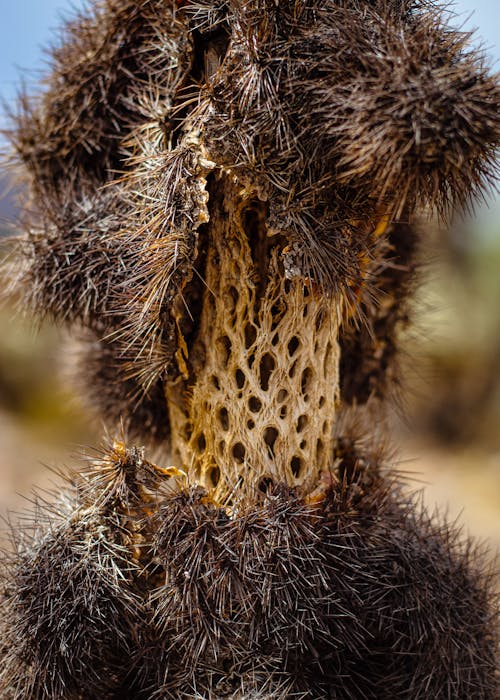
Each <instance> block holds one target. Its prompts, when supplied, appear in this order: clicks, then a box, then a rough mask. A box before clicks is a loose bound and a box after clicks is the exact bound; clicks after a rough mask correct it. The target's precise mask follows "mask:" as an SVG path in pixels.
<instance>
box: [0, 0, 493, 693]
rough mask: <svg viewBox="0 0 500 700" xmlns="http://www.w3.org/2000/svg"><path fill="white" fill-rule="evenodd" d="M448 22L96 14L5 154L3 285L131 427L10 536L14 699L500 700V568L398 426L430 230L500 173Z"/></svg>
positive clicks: (156, 1)
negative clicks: (13, 182)
mask: <svg viewBox="0 0 500 700" xmlns="http://www.w3.org/2000/svg"><path fill="white" fill-rule="evenodd" d="M448 19H449V18H448V15H447V9H446V6H445V5H444V4H440V3H438V2H435V1H434V0H353V1H351V2H347V0H212V1H210V0H192V1H191V0H183V1H180V0H178V1H174V0H92V1H91V2H88V3H87V5H86V6H85V9H84V10H82V11H80V13H74V15H73V17H72V19H71V20H68V21H67V22H66V24H65V25H64V26H63V27H62V30H61V32H60V35H59V38H58V40H57V41H55V42H54V45H53V47H52V49H51V54H50V55H51V58H50V69H49V71H48V72H47V74H46V76H45V79H44V82H43V85H42V86H41V87H40V90H39V92H38V94H34V95H32V94H26V93H23V94H21V96H20V98H19V107H18V110H17V113H16V115H15V116H14V117H13V120H12V124H11V128H10V131H9V133H8V137H9V140H10V148H11V155H10V159H11V163H12V165H13V166H14V167H15V168H16V171H17V173H18V175H19V177H20V178H21V179H22V181H23V182H24V183H25V186H24V191H25V192H26V201H25V203H24V214H23V229H24V233H23V234H22V235H21V236H20V237H19V238H18V240H17V243H16V247H15V255H14V256H13V257H12V258H11V260H10V263H9V265H10V268H9V274H8V279H9V280H10V283H9V287H8V289H7V290H6V294H7V296H9V297H12V298H13V299H16V300H17V302H18V303H19V304H20V306H22V307H23V308H25V309H29V310H30V312H32V313H33V314H34V315H35V316H37V317H38V318H40V319H42V318H48V319H49V320H51V321H52V322H55V323H57V324H60V325H63V326H65V327H67V328H69V329H70V332H71V334H72V343H74V344H75V346H77V347H78V350H77V352H76V353H75V355H76V360H75V363H74V367H73V370H74V378H75V383H76V384H75V386H76V387H77V389H78V391H79V393H80V394H81V395H83V396H84V397H85V400H86V401H87V403H88V406H89V408H90V410H91V411H93V412H94V413H95V414H96V415H98V416H100V417H101V419H102V420H103V422H104V423H105V425H106V426H107V430H108V434H109V435H112V436H114V437H112V438H107V439H106V440H104V441H103V446H101V447H100V448H98V449H96V451H95V453H93V454H89V455H88V456H87V458H86V462H85V463H84V464H83V465H80V466H79V467H75V469H74V471H72V472H70V473H69V475H68V476H67V480H66V487H65V489H62V490H61V491H60V493H58V494H57V497H55V498H51V499H47V498H46V497H45V496H43V495H40V497H38V498H36V499H35V501H34V503H33V504H32V512H31V513H30V514H28V515H26V516H25V517H24V518H22V519H21V520H20V521H19V523H18V522H16V521H15V520H14V521H13V522H12V525H11V531H12V535H11V540H12V541H11V546H10V548H9V549H8V551H6V552H5V553H4V554H3V555H2V560H1V571H0V584H1V590H0V594H1V597H0V613H1V614H0V697H1V698H2V699H3V698H5V700H51V699H53V700H92V699H95V700H122V699H124V700H126V699H129V700H176V699H186V700H188V699H192V700H194V699H199V700H204V699H206V700H218V699H220V700H229V699H231V698H232V699H233V700H237V699H241V700H243V699H248V700H252V699H253V700H265V699H269V700H270V699H277V700H279V699H280V698H283V699H285V698H304V699H307V698H309V699H311V700H323V699H325V700H327V699H332V700H334V699H335V700H363V699H364V698H366V699H367V700H370V699H372V700H386V699H387V700H398V699H399V700H424V699H425V700H428V699H434V698H435V699H436V700H440V699H442V700H454V699H456V700H495V698H497V697H498V692H499V688H498V675H497V665H496V659H497V651H498V632H497V623H498V608H497V602H496V598H495V585H494V580H493V576H492V574H491V571H490V569H489V567H488V565H487V564H486V563H485V561H484V557H483V556H482V554H481V551H480V548H478V547H477V546H476V545H475V544H474V542H472V541H471V540H468V539H467V538H464V537H463V536H462V534H461V533H459V531H458V529H457V527H456V526H455V525H448V524H446V522H444V520H443V519H441V518H440V517H439V516H433V515H430V514H429V513H428V512H427V511H426V510H425V508H424V507H423V506H422V504H421V502H420V501H419V499H418V498H416V497H414V496H412V495H411V494H410V492H409V490H408V489H407V488H405V483H404V479H403V477H402V476H401V474H400V473H399V472H398V470H397V469H395V468H394V467H393V466H392V465H391V454H390V450H388V448H387V445H388V443H389V442H390V439H389V436H388V435H387V434H386V432H384V425H385V423H386V420H385V417H386V412H387V408H386V406H387V403H388V397H389V395H390V393H391V391H393V389H394V387H395V386H398V387H399V391H403V392H404V381H403V380H404V377H402V376H401V374H400V373H398V348H399V337H400V334H401V331H402V330H404V329H405V327H406V326H407V325H408V324H409V323H411V311H412V300H413V297H414V293H415V289H416V284H417V282H418V274H417V272H418V267H419V252H420V251H421V250H422V249H425V246H426V240H427V237H428V231H427V230H426V217H427V218H428V216H429V213H432V214H433V215H435V216H436V217H439V218H440V220H441V221H443V222H449V220H450V218H451V216H452V215H453V213H454V212H456V211H464V210H467V209H468V208H470V207H472V206H473V204H474V201H475V199H476V198H477V197H478V195H480V194H481V193H483V192H487V191H488V189H489V188H491V187H492V186H494V183H495V181H496V177H497V175H498V160H497V159H496V158H497V156H498V152H499V148H500V79H499V76H498V75H495V74H494V73H493V72H491V70H490V68H489V66H488V65H487V62H486V60H485V58H484V56H483V54H482V53H481V52H480V51H478V50H476V49H473V48H471V46H470V44H469V40H470V36H469V34H467V33H465V32H463V31H461V30H458V29H454V28H452V27H451V26H449V24H448ZM156 454H162V455H164V456H163V457H162V460H163V461H161V460H160V459H158V457H156V456H154V455H156ZM166 455H168V457H167V456H166ZM156 462H159V464H157V463H156Z"/></svg>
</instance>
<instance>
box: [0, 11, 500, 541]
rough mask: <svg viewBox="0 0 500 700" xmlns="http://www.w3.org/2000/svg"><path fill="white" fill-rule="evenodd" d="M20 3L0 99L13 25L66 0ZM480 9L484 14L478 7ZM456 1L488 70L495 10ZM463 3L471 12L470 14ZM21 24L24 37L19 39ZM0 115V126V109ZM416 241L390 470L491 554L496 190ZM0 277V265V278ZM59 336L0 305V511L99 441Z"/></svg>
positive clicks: (497, 413) (4, 227)
mask: <svg viewBox="0 0 500 700" xmlns="http://www.w3.org/2000/svg"><path fill="white" fill-rule="evenodd" d="M31 5H32V3H31V2H21V3H20V6H21V10H19V12H20V13H21V14H20V15H19V17H18V16H17V15H16V16H14V14H15V13H16V12H18V10H16V9H15V8H13V9H9V10H6V15H5V17H4V20H5V21H4V28H3V30H2V32H8V33H9V36H8V37H7V35H6V37H7V38H6V41H7V39H8V41H7V44H6V43H5V42H3V44H2V37H0V44H1V45H2V52H3V53H2V54H1V61H2V63H1V65H0V71H1V76H0V88H1V90H0V91H1V93H2V95H3V96H4V99H5V101H6V103H7V104H10V105H11V106H12V104H14V101H15V98H14V93H15V88H14V84H15V83H16V82H17V83H19V80H18V77H17V76H15V77H14V69H15V64H16V63H17V65H18V66H19V65H20V66H21V67H23V68H32V69H34V72H33V71H32V72H31V73H28V74H27V75H28V77H29V81H33V82H36V79H37V77H38V74H37V71H38V70H39V69H40V67H41V68H42V69H43V54H42V53H40V52H39V53H31V54H30V53H27V54H26V58H25V59H23V60H21V59H19V58H18V57H17V54H14V48H15V47H14V44H15V42H16V32H17V33H18V34H17V40H18V42H19V41H20V36H19V32H20V31H21V27H22V28H23V31H24V34H23V36H22V43H23V44H24V45H26V46H27V47H29V46H30V45H32V46H33V47H36V49H37V51H39V47H40V44H41V43H45V44H47V43H50V37H51V36H52V34H51V30H52V28H53V27H54V26H55V25H56V24H57V19H56V17H57V13H58V12H59V11H63V10H65V9H66V8H67V6H68V5H69V3H65V2H64V1H63V0H58V1H57V0H53V1H52V2H48V3H45V2H44V3H41V4H39V5H37V9H36V11H35V10H33V12H34V14H33V13H32V8H31ZM40 5H42V6H43V8H44V10H43V11H42V10H41V8H40ZM473 5H474V6H473ZM33 7H34V4H33ZM488 8H491V12H492V13H493V14H490V15H488V14H486V15H484V14H482V13H481V9H482V10H485V11H487V10H488ZM456 9H457V11H460V12H461V13H465V14H462V15H461V17H462V19H463V21H465V19H466V18H467V17H468V18H469V19H468V20H467V21H468V25H467V26H472V27H474V26H476V27H477V26H479V34H481V35H482V36H483V37H485V45H486V47H487V49H488V51H489V56H490V59H491V62H492V63H493V62H495V61H496V65H497V69H498V60H497V59H498V57H500V49H499V48H498V43H499V42H498V41H496V44H497V48H495V46H491V43H492V42H495V38H491V37H498V36H500V19H499V17H500V10H498V9H495V5H494V3H493V2H491V3H490V2H489V0H483V2H482V3H481V2H479V3H477V2H476V3H473V2H472V0H469V1H468V2H466V0H461V2H459V3H457V8H456ZM474 9H476V10H478V13H477V14H476V15H475V16H473V17H472V19H471V18H470V17H469V15H470V11H472V10H474ZM9 13H11V15H10V16H9ZM23 13H24V15H23ZM30 13H31V14H30ZM23 17H24V18H25V22H24V24H21V19H22V18H23ZM483 17H486V19H484V20H483ZM9 21H10V22H11V25H9ZM461 21H462V20H461ZM482 21H484V25H483V24H482ZM16 22H17V24H16ZM495 22H496V30H495ZM26 23H27V24H26ZM492 23H493V24H492ZM30 26H32V34H29V32H28V34H27V35H26V27H28V28H29V27H30ZM9 27H10V29H9ZM488 41H490V44H488V43H487V42H488ZM9 42H10V43H9ZM9 46H10V47H11V48H10V49H9ZM16 50H17V49H16ZM9 51H10V53H9ZM26 51H28V48H27V49H26ZM25 75H26V74H25ZM29 81H28V82H29ZM2 121H3V123H4V125H5V123H7V118H6V117H5V111H4V112H2ZM0 195H1V197H0V257H2V256H3V257H8V255H9V244H8V242H6V241H7V237H8V235H10V234H12V233H13V232H14V231H15V229H16V221H17V216H18V211H17V205H16V193H15V191H13V190H12V189H11V188H10V187H9V181H8V176H7V174H5V173H2V174H0ZM428 243H429V245H428V248H427V249H426V250H425V251H424V252H423V255H422V258H423V263H424V265H423V268H422V272H421V289H420V291H419V292H418V297H417V299H416V300H415V304H414V323H413V326H412V328H411V329H410V330H408V331H407V332H406V333H405V335H404V339H403V349H404V352H403V358H402V367H401V376H402V379H403V385H402V388H401V390H400V391H399V393H398V396H397V400H396V401H395V403H394V410H393V411H392V419H391V423H392V437H391V440H392V442H393V443H394V447H395V455H396V456H395V459H394V461H395V465H396V466H397V467H398V469H400V470H402V471H405V472H408V475H409V478H410V480H411V488H413V489H423V497H424V500H425V502H426V504H427V505H428V506H429V508H431V509H433V508H434V507H437V508H438V509H439V510H440V511H445V512H446V513H447V514H448V518H449V519H451V520H455V519H458V522H459V523H460V524H461V525H462V526H463V530H464V533H470V534H472V535H474V536H475V537H477V538H479V539H481V540H483V541H486V542H488V543H489V545H490V547H491V551H492V552H495V551H497V550H498V549H499V548H500V199H499V197H498V195H495V194H492V196H491V197H490V198H489V200H488V202H487V204H485V203H483V204H478V206H477V208H476V212H475V214H474V216H469V217H465V218H461V219H458V218H457V220H456V221H455V222H454V224H453V226H452V229H451V231H450V232H449V233H448V234H447V235H443V234H439V233H437V232H436V231H435V228H434V227H433V226H429V238H428ZM7 281H8V280H6V279H5V277H3V278H2V277H1V269H0V284H2V285H5V284H6V283H7ZM63 335H64V333H63V331H62V330H61V329H58V328H55V327H53V326H51V325H50V324H48V323H44V324H42V325H41V326H39V325H36V324H35V323H34V321H33V319H31V318H29V317H24V318H23V317H21V316H19V315H18V314H16V313H15V310H14V308H13V307H4V308H2V309H1V310H0V515H1V516H2V518H5V517H6V514H7V512H8V510H18V509H23V508H24V507H25V506H26V505H28V504H27V501H26V498H28V499H29V498H30V493H32V490H33V489H34V488H35V487H42V488H46V487H48V486H49V485H50V484H51V483H52V482H54V481H57V476H56V475H55V474H54V472H53V471H52V468H53V467H56V468H57V467H63V466H64V465H74V464H75V460H76V458H75V455H76V454H78V453H81V452H82V450H84V449H85V446H92V445H98V444H99V443H100V440H101V435H102V426H100V425H96V424H95V423H94V422H93V421H92V420H91V418H90V416H88V415H86V413H85V411H84V409H83V407H82V405H81V403H80V401H79V397H78V396H77V395H76V394H75V392H74V391H73V390H72V389H71V387H70V386H69V385H68V382H67V381H66V379H65V376H64V368H65V367H66V366H67V365H68V364H70V363H71V357H68V355H67V352H68V351H67V350H66V347H67V346H66V345H65V343H63V342H62V341H63ZM76 463H77V461H76Z"/></svg>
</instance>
